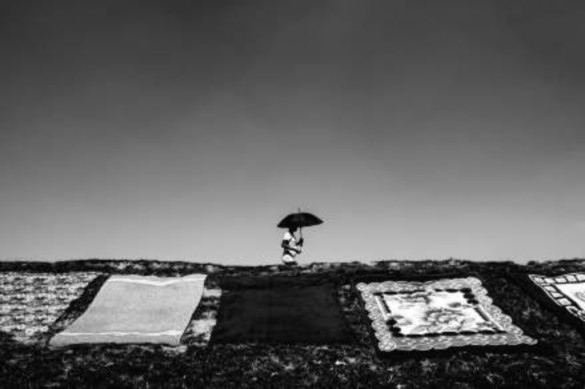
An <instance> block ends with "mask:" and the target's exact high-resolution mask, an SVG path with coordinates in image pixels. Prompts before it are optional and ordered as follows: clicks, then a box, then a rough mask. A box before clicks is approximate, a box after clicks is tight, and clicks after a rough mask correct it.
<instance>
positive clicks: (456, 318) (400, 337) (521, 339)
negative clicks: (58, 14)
mask: <svg viewBox="0 0 585 389" xmlns="http://www.w3.org/2000/svg"><path fill="white" fill-rule="evenodd" d="M356 287H357V289H358V290H359V292H360V293H361V296H362V299H363V302H364V306H365V309H366V311H367V313H368V316H369V318H370V320H371V325H372V329H373V334H374V337H375V339H376V341H377V345H378V349H379V351H380V352H381V353H389V352H395V351H396V352H400V351H432V350H445V349H448V348H451V347H464V346H500V347H501V346H516V345H533V344H536V340H534V339H532V338H530V337H528V336H526V335H524V333H523V331H522V330H521V329H520V328H518V327H516V326H515V325H513V324H512V320H511V319H510V317H509V316H507V315H505V314H504V313H502V311H501V310H500V309H499V308H498V307H496V306H495V305H493V304H492V300H491V299H490V298H489V296H488V294H487V291H486V290H485V289H484V288H483V287H482V284H481V281H480V280H479V279H477V278H474V277H467V278H455V279H442V280H437V281H428V282H417V281H385V282H374V283H363V282H361V283H358V284H357V285H356Z"/></svg>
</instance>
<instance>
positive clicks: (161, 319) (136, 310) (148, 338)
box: [49, 274, 206, 346]
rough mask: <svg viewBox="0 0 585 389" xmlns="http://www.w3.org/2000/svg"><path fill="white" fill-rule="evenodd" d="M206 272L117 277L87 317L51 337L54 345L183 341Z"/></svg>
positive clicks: (105, 287)
mask: <svg viewBox="0 0 585 389" xmlns="http://www.w3.org/2000/svg"><path fill="white" fill-rule="evenodd" d="M205 277H206V276H205V275H203V274H193V275H189V276H185V277H174V278H163V277H144V276H132V275H115V276H112V277H110V278H109V279H108V280H107V281H106V283H105V284H104V285H103V286H102V288H101V289H100V291H99V292H98V294H97V296H96V297H95V299H94V301H93V302H92V303H91V305H90V306H89V308H88V309H87V311H86V312H85V313H83V315H81V316H80V317H79V318H78V319H77V320H76V321H74V322H73V324H71V325H70V326H69V327H68V328H66V329H65V330H64V331H63V332H61V333H59V334H57V335H56V336H55V337H53V338H52V339H51V341H50V342H49V344H50V345H51V346H64V345H70V344H79V343H164V344H169V345H173V346H177V345H179V344H180V340H181V336H182V335H183V332H184V331H185V328H186V327H187V325H188V324H189V320H190V319H191V316H192V315H193V312H194V311H195V309H196V308H197V305H198V304H199V301H200V299H201V295H202V292H203V284H204V281H205Z"/></svg>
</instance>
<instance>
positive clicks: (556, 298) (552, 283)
mask: <svg viewBox="0 0 585 389" xmlns="http://www.w3.org/2000/svg"><path fill="white" fill-rule="evenodd" d="M528 277H529V278H530V280H532V282H534V284H536V285H537V286H538V287H539V288H540V289H542V290H543V291H544V292H545V293H546V294H547V296H548V297H550V299H551V300H552V301H553V302H554V303H555V304H557V305H558V306H559V307H562V308H565V309H566V310H567V312H569V313H570V314H571V315H573V316H574V317H575V318H577V319H579V320H581V321H582V322H583V323H584V324H585V273H569V274H564V275H559V276H554V277H546V276H540V275H537V274H529V275H528Z"/></svg>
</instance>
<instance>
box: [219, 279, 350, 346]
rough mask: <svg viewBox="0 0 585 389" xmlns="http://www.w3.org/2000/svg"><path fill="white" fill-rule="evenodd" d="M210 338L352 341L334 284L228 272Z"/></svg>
mask: <svg viewBox="0 0 585 389" xmlns="http://www.w3.org/2000/svg"><path fill="white" fill-rule="evenodd" d="M222 289H223V292H222V297H221V303H220V308H219V314H218V321H217V325H216V327H215V329H214V331H213V334H212V338H211V342H212V343H255V342H258V343H271V344H332V343H351V342H353V341H354V338H353V334H352V333H351V331H350V330H349V327H348V325H347V323H346V321H345V318H344V317H343V313H342V311H341V308H340V306H339V302H338V298H337V292H336V289H335V286H334V284H332V283H329V282H327V281H325V280H323V279H321V278H315V277H230V278H228V279H226V280H224V282H223V284H222Z"/></svg>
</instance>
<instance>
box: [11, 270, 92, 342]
mask: <svg viewBox="0 0 585 389" xmlns="http://www.w3.org/2000/svg"><path fill="white" fill-rule="evenodd" d="M98 275H99V274H98V273H91V272H87V273H67V274H49V273H12V272H10V273H0V331H2V332H5V333H7V334H9V335H11V336H12V337H13V338H14V340H17V341H19V342H34V341H36V340H38V339H39V338H40V337H41V336H42V335H44V334H46V333H47V332H48V331H49V326H50V325H51V324H52V323H54V322H55V321H56V320H57V318H58V317H59V316H60V315H61V314H62V313H63V312H65V310H66V309H67V307H68V306H69V304H70V303H71V302H72V301H73V300H75V299H77V298H79V297H80V296H81V294H82V293H83V291H84V290H85V287H86V286H87V285H88V284H89V283H90V282H91V281H93V280H94V279H95V278H96V277H97V276H98Z"/></svg>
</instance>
